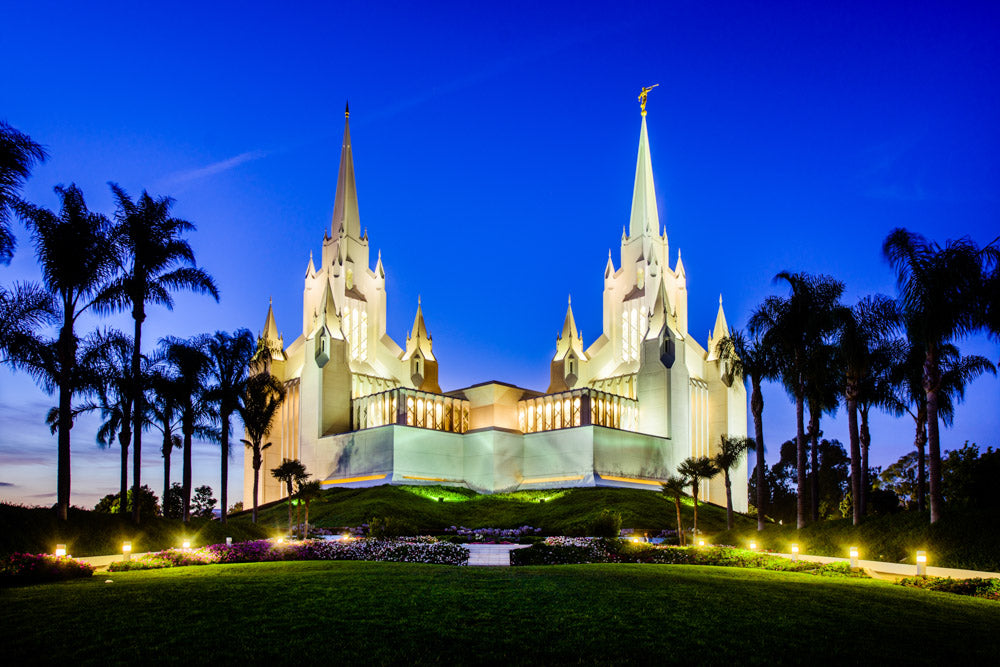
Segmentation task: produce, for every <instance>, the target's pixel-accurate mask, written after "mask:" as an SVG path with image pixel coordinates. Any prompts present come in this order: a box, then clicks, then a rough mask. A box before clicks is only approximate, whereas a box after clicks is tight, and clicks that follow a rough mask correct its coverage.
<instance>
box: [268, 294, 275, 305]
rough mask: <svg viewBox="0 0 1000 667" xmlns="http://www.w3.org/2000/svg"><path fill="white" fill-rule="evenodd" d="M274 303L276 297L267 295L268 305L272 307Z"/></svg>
mask: <svg viewBox="0 0 1000 667" xmlns="http://www.w3.org/2000/svg"><path fill="white" fill-rule="evenodd" d="M273 305H274V297H273V296H269V297H267V307H268V308H270V307H271V306H273Z"/></svg>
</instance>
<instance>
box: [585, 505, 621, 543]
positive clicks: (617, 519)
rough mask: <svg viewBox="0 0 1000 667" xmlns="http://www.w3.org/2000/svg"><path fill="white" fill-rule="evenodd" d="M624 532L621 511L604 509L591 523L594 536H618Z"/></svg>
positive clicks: (591, 531) (591, 532)
mask: <svg viewBox="0 0 1000 667" xmlns="http://www.w3.org/2000/svg"><path fill="white" fill-rule="evenodd" d="M621 532H622V515H621V512H616V511H614V510H602V511H601V513H600V514H598V515H597V518H596V519H594V521H593V523H591V524H590V534H591V535H593V536H594V537H618V535H619V533H621Z"/></svg>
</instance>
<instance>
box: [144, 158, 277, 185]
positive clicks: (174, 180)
mask: <svg viewBox="0 0 1000 667" xmlns="http://www.w3.org/2000/svg"><path fill="white" fill-rule="evenodd" d="M267 154H268V153H267V151H262V150H256V151H247V152H246V153H240V154H239V155H235V156H233V157H231V158H227V159H225V160H220V161H218V162H213V163H212V164H210V165H206V166H204V167H198V168H196V169H188V170H186V171H178V172H175V173H173V174H170V175H169V176H166V177H165V178H163V179H162V181H161V183H162V184H163V185H181V184H183V183H190V182H191V181H197V180H200V179H202V178H208V177H209V176H215V175H216V174H221V173H223V172H226V171H229V170H230V169H235V168H236V167H238V166H240V165H241V164H246V163H247V162H253V161H254V160H259V159H261V158H263V157H267Z"/></svg>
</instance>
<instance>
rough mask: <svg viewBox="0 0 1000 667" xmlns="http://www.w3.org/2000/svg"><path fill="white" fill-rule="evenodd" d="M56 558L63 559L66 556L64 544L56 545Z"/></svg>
mask: <svg viewBox="0 0 1000 667" xmlns="http://www.w3.org/2000/svg"><path fill="white" fill-rule="evenodd" d="M56 556H57V557H65V556H66V545H65V544H57V545H56Z"/></svg>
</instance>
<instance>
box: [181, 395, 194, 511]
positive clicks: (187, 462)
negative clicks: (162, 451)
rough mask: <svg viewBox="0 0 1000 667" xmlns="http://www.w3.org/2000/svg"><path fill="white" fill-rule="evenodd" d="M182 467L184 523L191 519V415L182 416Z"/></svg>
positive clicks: (192, 424)
mask: <svg viewBox="0 0 1000 667" xmlns="http://www.w3.org/2000/svg"><path fill="white" fill-rule="evenodd" d="M183 431H184V452H183V455H184V468H183V472H182V475H183V477H182V478H181V484H182V487H183V495H184V523H188V522H189V521H191V436H192V434H193V433H194V420H193V417H191V415H189V414H188V415H185V416H184V426H183Z"/></svg>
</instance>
